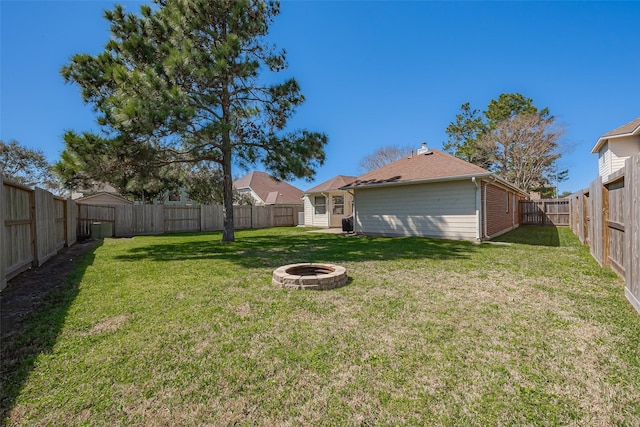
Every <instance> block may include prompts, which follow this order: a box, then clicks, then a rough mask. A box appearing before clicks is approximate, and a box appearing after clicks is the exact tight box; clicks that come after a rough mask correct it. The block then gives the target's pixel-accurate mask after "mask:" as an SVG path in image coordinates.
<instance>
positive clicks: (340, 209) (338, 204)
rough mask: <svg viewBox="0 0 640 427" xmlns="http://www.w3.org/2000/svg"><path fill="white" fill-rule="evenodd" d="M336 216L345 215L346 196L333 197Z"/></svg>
mask: <svg viewBox="0 0 640 427" xmlns="http://www.w3.org/2000/svg"><path fill="white" fill-rule="evenodd" d="M331 202H332V204H333V214H334V215H344V196H331Z"/></svg>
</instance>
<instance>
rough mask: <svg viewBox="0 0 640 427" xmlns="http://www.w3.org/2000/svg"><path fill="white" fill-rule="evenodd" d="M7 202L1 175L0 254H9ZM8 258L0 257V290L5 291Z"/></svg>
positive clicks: (0, 175)
mask: <svg viewBox="0 0 640 427" xmlns="http://www.w3.org/2000/svg"><path fill="white" fill-rule="evenodd" d="M5 203H6V201H5V200H4V178H3V177H2V174H0V252H2V253H3V254H4V253H7V252H6V248H5V247H4V204H5ZM6 258H7V257H6V256H3V257H0V290H2V289H4V288H5V287H6V286H7V276H6V273H5V272H6V269H7V266H6V265H5V263H6V262H7V259H6Z"/></svg>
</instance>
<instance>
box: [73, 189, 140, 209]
mask: <svg viewBox="0 0 640 427" xmlns="http://www.w3.org/2000/svg"><path fill="white" fill-rule="evenodd" d="M75 202H76V203H79V204H85V205H112V206H113V205H132V204H133V202H132V201H131V200H127V199H125V198H124V197H120V196H118V195H117V194H113V193H107V192H105V191H101V192H98V193H95V194H92V195H90V196H84V197H81V198H79V199H76V200H75Z"/></svg>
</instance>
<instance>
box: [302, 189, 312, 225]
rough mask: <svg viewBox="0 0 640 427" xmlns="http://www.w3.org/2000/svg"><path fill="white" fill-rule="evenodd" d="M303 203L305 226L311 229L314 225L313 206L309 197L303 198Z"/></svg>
mask: <svg viewBox="0 0 640 427" xmlns="http://www.w3.org/2000/svg"><path fill="white" fill-rule="evenodd" d="M302 203H303V204H304V225H305V226H307V227H310V226H312V225H313V206H312V205H311V200H309V196H308V195H305V196H304V197H303V198H302Z"/></svg>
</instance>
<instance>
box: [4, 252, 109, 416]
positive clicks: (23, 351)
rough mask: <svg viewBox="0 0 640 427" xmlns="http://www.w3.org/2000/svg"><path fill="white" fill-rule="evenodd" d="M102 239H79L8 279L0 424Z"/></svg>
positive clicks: (47, 346) (54, 334)
mask: <svg viewBox="0 0 640 427" xmlns="http://www.w3.org/2000/svg"><path fill="white" fill-rule="evenodd" d="M101 244H102V241H92V242H88V243H77V244H76V245H74V246H72V247H70V248H66V249H64V250H63V251H62V252H60V253H59V254H58V255H56V256H55V257H54V258H52V259H50V260H49V261H48V262H47V263H45V264H44V265H43V266H41V267H38V268H35V269H32V270H30V271H27V272H25V273H23V274H21V275H19V276H17V277H15V278H14V279H12V280H11V281H10V282H9V283H8V286H7V288H5V289H4V290H3V291H2V292H1V293H0V299H1V300H2V301H1V303H2V309H3V313H2V319H3V324H2V331H1V332H0V338H1V341H2V346H1V347H2V348H1V349H0V355H1V360H2V366H1V367H0V377H1V380H2V383H1V384H2V386H1V388H0V424H1V425H4V424H5V423H6V422H7V420H8V417H9V415H10V414H9V412H10V411H11V409H12V408H13V406H14V405H15V402H16V399H17V398H18V396H19V395H20V391H21V390H22V388H23V386H24V384H25V382H26V380H27V378H28V377H29V374H30V373H31V371H32V370H33V368H34V365H35V363H36V361H37V358H38V355H40V354H43V353H47V352H50V351H51V350H52V348H53V346H54V345H55V343H56V341H57V338H58V335H59V334H60V331H61V330H62V327H63V325H64V322H65V318H66V316H67V312H68V310H69V307H70V306H71V304H72V303H73V301H74V299H75V298H76V296H77V295H78V290H79V285H80V282H81V281H82V277H83V276H84V273H85V271H86V269H87V268H88V267H89V266H90V265H91V264H92V263H93V260H94V258H95V255H94V254H95V250H96V249H97V248H98V247H99V246H100V245H101Z"/></svg>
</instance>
